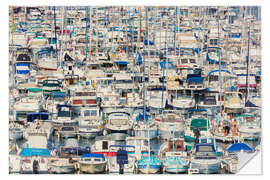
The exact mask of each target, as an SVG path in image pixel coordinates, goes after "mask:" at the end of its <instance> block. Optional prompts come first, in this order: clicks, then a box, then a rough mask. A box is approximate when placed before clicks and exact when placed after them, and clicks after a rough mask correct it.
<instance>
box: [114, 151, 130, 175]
mask: <svg viewBox="0 0 270 180" xmlns="http://www.w3.org/2000/svg"><path fill="white" fill-rule="evenodd" d="M116 161H117V164H119V174H124V164H128V153H127V151H126V150H122V149H119V150H118V151H117V157H116Z"/></svg>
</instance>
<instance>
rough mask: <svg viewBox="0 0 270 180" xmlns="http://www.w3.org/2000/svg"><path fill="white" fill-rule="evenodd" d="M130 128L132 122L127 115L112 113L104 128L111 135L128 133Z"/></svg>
mask: <svg viewBox="0 0 270 180" xmlns="http://www.w3.org/2000/svg"><path fill="white" fill-rule="evenodd" d="M132 126H133V121H132V119H131V118H130V115H129V114H128V113H125V112H113V113H110V114H109V115H108V121H107V123H106V125H105V128H106V130H107V131H110V132H112V133H113V132H117V133H130V131H131V129H132Z"/></svg>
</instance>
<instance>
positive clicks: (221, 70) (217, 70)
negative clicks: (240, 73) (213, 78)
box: [208, 69, 231, 76]
mask: <svg viewBox="0 0 270 180" xmlns="http://www.w3.org/2000/svg"><path fill="white" fill-rule="evenodd" d="M219 71H220V72H227V73H228V74H231V72H230V71H228V70H225V69H220V70H219V69H216V70H213V71H210V72H209V73H208V76H210V75H211V74H213V73H214V72H219Z"/></svg>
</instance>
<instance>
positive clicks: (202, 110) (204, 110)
mask: <svg viewBox="0 0 270 180" xmlns="http://www.w3.org/2000/svg"><path fill="white" fill-rule="evenodd" d="M188 112H206V109H189V110H188Z"/></svg>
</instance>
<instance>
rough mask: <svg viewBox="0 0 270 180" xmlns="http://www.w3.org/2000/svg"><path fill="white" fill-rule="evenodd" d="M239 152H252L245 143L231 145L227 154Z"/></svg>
mask: <svg viewBox="0 0 270 180" xmlns="http://www.w3.org/2000/svg"><path fill="white" fill-rule="evenodd" d="M241 150H243V151H248V152H252V151H254V149H253V148H251V147H249V146H248V145H247V144H245V143H235V144H232V145H231V146H230V147H229V148H228V149H227V151H228V152H240V151H241Z"/></svg>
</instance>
